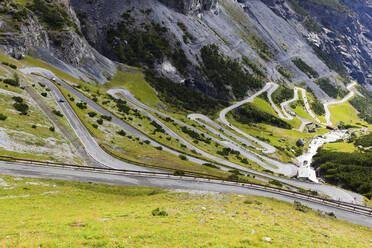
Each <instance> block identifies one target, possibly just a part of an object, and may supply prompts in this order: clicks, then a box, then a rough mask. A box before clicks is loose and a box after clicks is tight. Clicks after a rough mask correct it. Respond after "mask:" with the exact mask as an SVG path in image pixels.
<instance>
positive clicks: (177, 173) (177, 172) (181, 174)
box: [174, 170, 185, 176]
mask: <svg viewBox="0 0 372 248" xmlns="http://www.w3.org/2000/svg"><path fill="white" fill-rule="evenodd" d="M174 175H175V176H184V175H185V172H184V171H181V170H176V171H175V172H174Z"/></svg>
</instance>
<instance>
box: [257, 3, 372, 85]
mask: <svg viewBox="0 0 372 248" xmlns="http://www.w3.org/2000/svg"><path fill="white" fill-rule="evenodd" d="M264 2H265V3H266V4H267V5H268V6H269V7H270V9H272V10H273V11H274V12H275V13H276V14H277V15H279V16H281V17H283V18H285V19H286V20H288V21H289V22H291V23H293V25H298V24H304V23H305V22H306V20H307V19H309V17H304V16H303V15H301V14H299V13H296V12H294V11H293V10H292V9H294V8H293V6H292V5H291V4H290V3H288V2H287V1H284V0H264ZM340 2H341V3H342V4H343V5H344V6H345V8H346V9H348V10H347V11H338V10H335V9H331V8H328V7H325V6H322V5H318V4H315V3H313V2H311V1H299V2H298V5H299V6H300V7H302V8H303V9H304V10H305V11H307V12H308V14H309V16H311V18H312V20H313V21H314V22H315V23H316V24H317V25H318V26H319V27H321V29H320V30H316V29H314V30H312V29H311V28H310V30H309V29H307V30H306V29H305V30H301V29H298V30H299V32H301V33H302V35H303V36H304V37H307V40H308V42H309V43H310V44H311V45H312V46H313V47H314V50H316V51H318V52H319V51H321V52H322V56H323V57H326V58H328V63H327V64H328V65H329V66H330V67H331V68H332V69H336V70H337V71H338V72H340V71H344V72H345V73H346V74H348V75H350V76H352V77H353V78H354V79H356V80H357V81H358V82H359V83H361V84H364V85H365V86H366V87H367V88H368V87H369V85H371V84H372V26H371V23H372V3H369V2H368V1H367V0H361V1H353V0H342V1H340ZM341 73H342V72H341Z"/></svg>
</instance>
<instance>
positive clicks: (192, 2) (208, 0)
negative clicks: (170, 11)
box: [160, 0, 218, 15]
mask: <svg viewBox="0 0 372 248" xmlns="http://www.w3.org/2000/svg"><path fill="white" fill-rule="evenodd" d="M160 2H162V3H164V4H165V5H166V6H168V7H171V8H175V9H177V10H178V11H180V12H182V13H184V14H187V15H189V14H192V15H195V14H199V13H202V12H204V11H213V12H215V11H217V10H218V0H160Z"/></svg>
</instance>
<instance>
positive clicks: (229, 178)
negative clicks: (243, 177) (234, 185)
mask: <svg viewBox="0 0 372 248" xmlns="http://www.w3.org/2000/svg"><path fill="white" fill-rule="evenodd" d="M227 180H229V181H239V176H238V175H236V174H231V175H229V176H228V177H227Z"/></svg>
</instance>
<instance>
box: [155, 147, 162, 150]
mask: <svg viewBox="0 0 372 248" xmlns="http://www.w3.org/2000/svg"><path fill="white" fill-rule="evenodd" d="M155 148H156V149H157V150H159V151H161V150H163V147H161V146H157V147H155Z"/></svg>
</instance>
